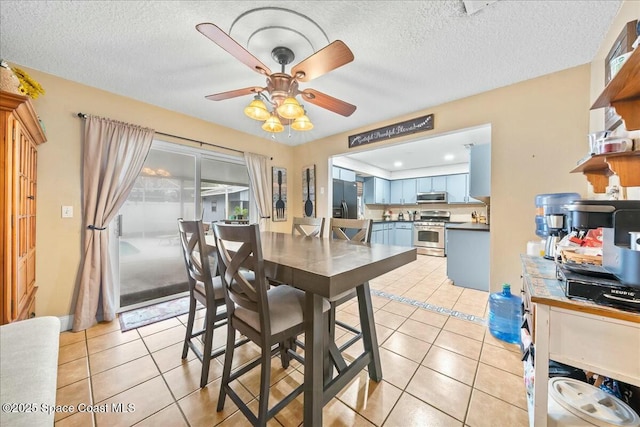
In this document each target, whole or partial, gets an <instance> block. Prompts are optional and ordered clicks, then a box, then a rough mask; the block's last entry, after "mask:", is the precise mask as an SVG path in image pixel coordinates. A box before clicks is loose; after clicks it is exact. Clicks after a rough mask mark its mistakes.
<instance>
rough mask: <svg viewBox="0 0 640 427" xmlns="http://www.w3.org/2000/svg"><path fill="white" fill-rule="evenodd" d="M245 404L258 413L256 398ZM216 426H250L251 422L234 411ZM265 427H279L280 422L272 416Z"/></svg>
mask: <svg viewBox="0 0 640 427" xmlns="http://www.w3.org/2000/svg"><path fill="white" fill-rule="evenodd" d="M247 406H249V409H250V410H251V412H253V413H254V414H257V413H258V401H257V400H256V399H253V400H252V401H251V402H249V404H248V405H247ZM298 424H299V423H298ZM296 425H297V424H296ZM216 427H252V424H251V422H250V421H249V420H248V419H247V417H246V416H245V415H244V414H243V413H242V412H240V411H236V412H235V413H234V414H233V415H231V416H230V417H229V418H227V419H226V420H224V421H223V422H221V423H220V424H217V425H216ZM267 427H281V424H280V423H279V422H278V421H277V420H275V419H274V418H271V419H270V420H269V421H267Z"/></svg>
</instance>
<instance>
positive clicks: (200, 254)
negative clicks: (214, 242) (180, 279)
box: [178, 218, 214, 302]
mask: <svg viewBox="0 0 640 427" xmlns="http://www.w3.org/2000/svg"><path fill="white" fill-rule="evenodd" d="M178 234H179V236H180V246H181V247H182V255H183V258H184V264H185V267H186V269H187V276H188V280H189V290H190V291H193V290H194V289H195V286H196V282H202V283H204V289H205V296H206V297H207V300H208V299H209V297H211V302H213V299H214V291H213V282H212V275H211V265H210V263H209V250H208V248H207V245H206V242H205V237H204V227H203V224H202V221H201V220H196V221H185V220H183V219H182V218H179V219H178ZM208 302H209V301H208Z"/></svg>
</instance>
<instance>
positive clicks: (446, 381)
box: [406, 366, 471, 421]
mask: <svg viewBox="0 0 640 427" xmlns="http://www.w3.org/2000/svg"><path fill="white" fill-rule="evenodd" d="M406 391H407V392H408V393H411V394H412V395H414V396H415V397H417V398H418V399H420V400H423V401H425V402H426V403H428V404H429V405H431V406H433V407H435V408H437V409H439V410H440V411H442V412H444V413H446V414H447V415H450V416H452V417H454V418H455V419H457V420H459V421H463V420H464V417H465V414H466V412H467V405H468V404H469V396H470V395H471V387H469V386H468V385H465V384H462V383H461V382H458V381H456V380H454V379H452V378H449V377H448V376H445V375H443V374H440V373H438V372H436V371H433V370H431V369H428V368H425V367H424V366H421V367H420V368H418V372H416V374H415V376H414V377H413V379H412V380H411V382H410V383H409V385H408V386H407V389H406Z"/></svg>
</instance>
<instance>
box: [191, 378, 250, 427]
mask: <svg viewBox="0 0 640 427" xmlns="http://www.w3.org/2000/svg"><path fill="white" fill-rule="evenodd" d="M234 390H235V391H236V393H238V395H239V396H240V398H241V399H242V401H243V402H249V401H250V400H252V399H253V396H251V393H249V392H248V391H247V390H246V389H245V388H244V387H242V385H236V387H234ZM219 392H220V380H216V381H214V382H212V383H210V384H208V385H207V386H206V387H205V388H202V389H198V390H196V391H194V392H193V393H191V394H190V395H188V396H186V397H183V398H182V399H180V400H178V405H180V408H181V409H182V412H183V413H184V415H185V416H186V417H187V421H188V422H189V425H190V426H191V427H200V426H214V425H218V424H219V423H221V422H222V421H224V419H225V418H228V417H229V416H231V415H232V414H233V413H234V412H236V411H238V408H237V407H236V405H235V404H234V403H233V401H232V400H231V399H230V398H229V397H227V398H226V399H225V402H224V408H223V409H222V411H220V412H217V411H216V406H217V405H218V393H219Z"/></svg>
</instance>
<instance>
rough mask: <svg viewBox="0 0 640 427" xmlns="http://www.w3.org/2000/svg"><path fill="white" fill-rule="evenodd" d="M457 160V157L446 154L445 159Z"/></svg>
mask: <svg viewBox="0 0 640 427" xmlns="http://www.w3.org/2000/svg"><path fill="white" fill-rule="evenodd" d="M454 158H455V156H454V155H453V154H445V155H444V159H445V160H447V161H449V160H453V159H454Z"/></svg>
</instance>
